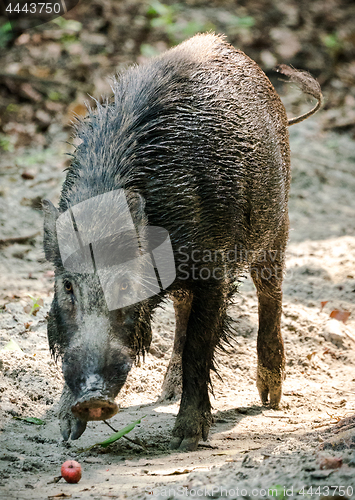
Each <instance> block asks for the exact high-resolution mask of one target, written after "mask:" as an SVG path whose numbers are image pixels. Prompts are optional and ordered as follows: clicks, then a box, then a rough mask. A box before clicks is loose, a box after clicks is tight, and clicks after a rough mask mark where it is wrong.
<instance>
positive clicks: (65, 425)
mask: <svg viewBox="0 0 355 500" xmlns="http://www.w3.org/2000/svg"><path fill="white" fill-rule="evenodd" d="M74 403H75V397H74V395H73V394H72V392H71V391H70V389H69V387H68V386H67V385H65V386H64V388H63V392H62V395H61V398H60V402H59V405H60V408H59V415H58V416H59V426H60V432H61V434H62V437H63V439H64V441H68V439H69V438H71V439H78V438H79V437H80V436H81V435H82V433H83V432H84V431H85V429H86V422H84V421H82V420H79V419H78V418H76V417H74V415H73V413H72V411H71V407H72V405H73V404H74Z"/></svg>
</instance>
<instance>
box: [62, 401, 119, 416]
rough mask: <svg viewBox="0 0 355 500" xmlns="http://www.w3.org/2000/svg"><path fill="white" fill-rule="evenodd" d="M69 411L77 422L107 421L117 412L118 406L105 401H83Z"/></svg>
mask: <svg viewBox="0 0 355 500" xmlns="http://www.w3.org/2000/svg"><path fill="white" fill-rule="evenodd" d="M71 411H72V413H73V415H74V416H75V417H77V418H78V419H79V420H83V421H85V422H88V421H90V420H107V419H108V418H111V417H113V416H114V415H116V413H117V412H118V405H117V404H116V403H115V402H114V401H110V400H105V399H97V398H91V399H85V401H78V402H77V403H76V404H75V405H74V406H72V408H71Z"/></svg>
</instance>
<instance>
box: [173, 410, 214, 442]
mask: <svg viewBox="0 0 355 500" xmlns="http://www.w3.org/2000/svg"><path fill="white" fill-rule="evenodd" d="M183 415H187V417H185V416H183ZM211 424H212V415H211V411H210V410H209V411H205V412H200V411H198V410H186V412H183V414H181V410H180V413H179V415H178V416H177V417H176V423H175V427H174V430H173V439H172V440H171V442H170V449H171V450H180V451H194V450H197V446H198V443H199V441H200V439H203V440H204V441H206V440H207V438H208V432H209V430H210V427H211Z"/></svg>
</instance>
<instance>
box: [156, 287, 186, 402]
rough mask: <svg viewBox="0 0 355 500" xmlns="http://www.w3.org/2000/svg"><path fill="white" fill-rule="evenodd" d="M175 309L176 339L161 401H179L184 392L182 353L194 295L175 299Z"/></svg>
mask: <svg viewBox="0 0 355 500" xmlns="http://www.w3.org/2000/svg"><path fill="white" fill-rule="evenodd" d="M173 301H174V309H175V321H176V327H175V338H174V346H173V352H172V354H171V358H170V362H169V366H168V369H167V371H166V374H165V377H164V382H163V386H162V394H161V396H160V398H159V399H160V401H162V400H166V399H178V398H180V396H181V392H182V352H183V349H184V345H185V340H186V329H187V323H188V321H189V317H190V311H191V304H192V294H191V293H187V294H186V295H184V296H181V297H180V296H179V297H178V296H177V297H173Z"/></svg>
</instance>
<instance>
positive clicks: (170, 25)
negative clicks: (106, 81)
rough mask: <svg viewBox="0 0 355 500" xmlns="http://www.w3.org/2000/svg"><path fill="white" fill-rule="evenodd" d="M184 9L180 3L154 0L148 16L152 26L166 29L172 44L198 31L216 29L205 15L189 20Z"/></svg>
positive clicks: (150, 5)
mask: <svg viewBox="0 0 355 500" xmlns="http://www.w3.org/2000/svg"><path fill="white" fill-rule="evenodd" d="M182 11H183V7H182V5H180V4H174V5H165V4H163V3H161V2H160V1H159V0H152V1H151V2H150V3H149V5H148V9H147V16H148V18H149V19H150V26H151V27H152V28H153V29H160V30H162V31H164V32H165V34H166V35H167V38H168V40H169V42H170V44H172V45H174V44H176V43H179V42H181V41H182V40H184V39H185V38H189V37H190V36H193V35H195V34H196V33H199V32H202V31H210V30H214V29H215V25H214V24H213V23H211V22H210V21H206V20H205V19H204V18H203V17H202V18H198V17H197V16H196V17H195V18H194V19H189V20H187V19H186V18H185V17H184V16H183V14H182ZM144 50H145V49H143V51H142V53H144ZM152 55H153V54H152Z"/></svg>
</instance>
